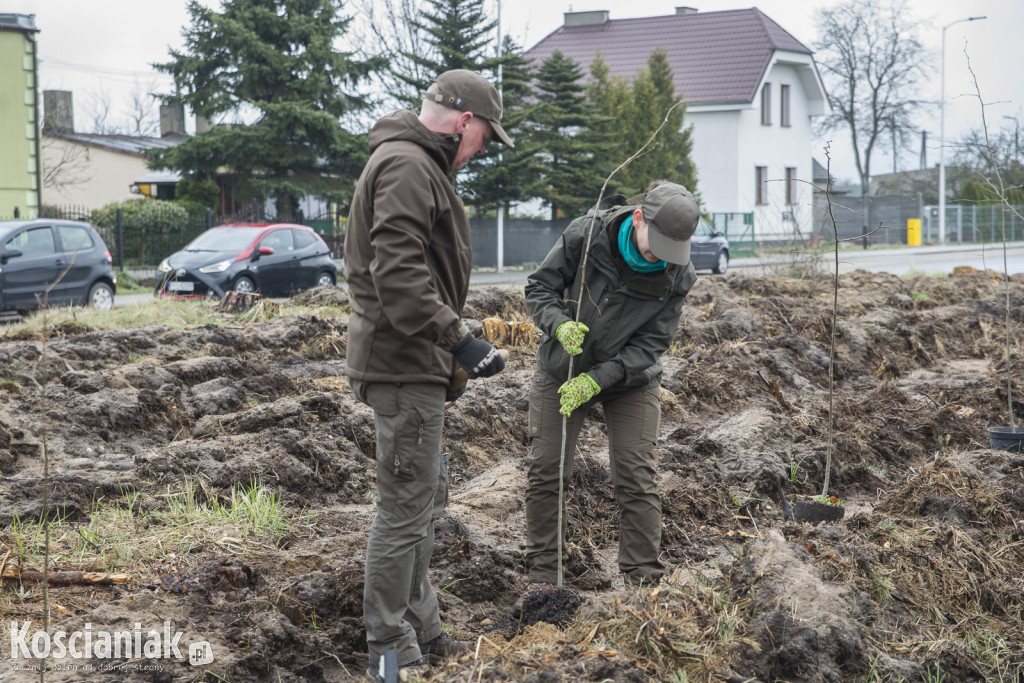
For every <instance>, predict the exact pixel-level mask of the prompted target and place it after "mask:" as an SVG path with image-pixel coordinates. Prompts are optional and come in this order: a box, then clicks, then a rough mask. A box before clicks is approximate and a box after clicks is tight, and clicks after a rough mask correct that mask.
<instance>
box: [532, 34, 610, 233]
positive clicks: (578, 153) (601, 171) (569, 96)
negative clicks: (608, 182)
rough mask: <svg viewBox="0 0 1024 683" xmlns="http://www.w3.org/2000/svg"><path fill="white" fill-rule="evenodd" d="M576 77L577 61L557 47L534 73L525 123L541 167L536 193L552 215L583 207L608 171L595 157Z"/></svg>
mask: <svg viewBox="0 0 1024 683" xmlns="http://www.w3.org/2000/svg"><path fill="white" fill-rule="evenodd" d="M581 76H582V72H581V70H580V67H579V65H578V64H576V62H574V61H573V60H571V59H569V58H568V57H566V56H565V55H564V54H563V53H562V52H561V51H560V50H555V51H554V52H553V53H552V54H551V56H550V57H548V58H547V59H546V60H545V61H544V63H543V64H542V65H541V67H540V69H539V71H538V73H537V81H536V90H537V106H536V108H535V110H534V116H533V123H532V125H531V127H532V129H533V133H532V135H533V139H534V140H535V141H536V143H537V145H538V147H539V149H540V157H539V159H540V163H541V166H542V176H541V187H540V189H539V190H538V193H537V194H538V196H539V197H540V198H541V199H543V200H544V201H545V203H547V204H548V206H550V207H551V218H552V219H555V218H559V217H565V216H575V215H577V214H580V213H584V212H586V211H587V210H588V209H589V208H590V207H592V206H593V205H594V203H595V202H596V201H597V195H598V193H599V192H600V189H601V185H602V184H603V182H604V178H605V176H606V175H607V174H608V173H609V172H611V169H606V168H600V167H598V164H597V163H596V160H595V150H596V149H597V141H598V137H597V133H598V126H597V125H596V124H597V121H596V115H595V113H594V111H593V108H592V105H590V104H589V103H588V102H587V100H586V97H585V94H584V93H585V90H584V86H582V85H581V84H580V80H581Z"/></svg>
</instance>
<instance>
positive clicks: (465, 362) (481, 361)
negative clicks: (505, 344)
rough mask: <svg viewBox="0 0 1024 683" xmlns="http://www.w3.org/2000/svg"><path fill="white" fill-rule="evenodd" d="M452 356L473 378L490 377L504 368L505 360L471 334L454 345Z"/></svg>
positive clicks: (488, 345) (492, 348) (491, 347)
mask: <svg viewBox="0 0 1024 683" xmlns="http://www.w3.org/2000/svg"><path fill="white" fill-rule="evenodd" d="M452 355H454V356H455V360H456V361H457V362H458V364H459V365H461V366H462V367H463V368H465V370H466V372H468V373H469V376H470V377H473V378H476V377H491V376H492V375H496V374H498V373H499V372H501V371H502V369H503V368H504V367H505V359H504V358H502V357H501V356H500V355H498V351H497V349H495V348H494V347H493V346H491V345H490V344H488V343H487V342H485V341H484V340H483V339H477V338H476V337H474V336H473V333H472V332H470V333H468V334H466V336H465V337H463V338H462V341H460V342H459V343H458V344H456V345H455V348H454V349H452Z"/></svg>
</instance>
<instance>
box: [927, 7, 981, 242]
mask: <svg viewBox="0 0 1024 683" xmlns="http://www.w3.org/2000/svg"><path fill="white" fill-rule="evenodd" d="M986 18H987V17H967V18H966V19H957V20H956V21H954V22H950V23H948V24H946V25H945V26H943V27H942V75H941V77H940V80H941V82H942V85H941V87H940V89H941V91H942V99H941V100H940V101H939V244H945V243H946V29H947V28H949V27H950V26H954V25H956V24H961V23H963V22H965V21H979V20H980V19H986Z"/></svg>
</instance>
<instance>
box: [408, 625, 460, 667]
mask: <svg viewBox="0 0 1024 683" xmlns="http://www.w3.org/2000/svg"><path fill="white" fill-rule="evenodd" d="M419 646H420V654H421V655H423V656H424V657H425V658H426V660H427V661H428V662H430V663H431V664H437V663H438V662H440V661H441V660H442V659H448V658H449V657H461V656H462V655H464V654H468V653H469V647H467V646H466V644H465V643H460V642H459V641H457V640H455V639H454V638H452V637H451V636H449V635H448V634H447V633H445V632H444V631H442V632H441V635H439V636H438V637H437V638H434V639H433V640H428V641H427V642H425V643H420V644H419Z"/></svg>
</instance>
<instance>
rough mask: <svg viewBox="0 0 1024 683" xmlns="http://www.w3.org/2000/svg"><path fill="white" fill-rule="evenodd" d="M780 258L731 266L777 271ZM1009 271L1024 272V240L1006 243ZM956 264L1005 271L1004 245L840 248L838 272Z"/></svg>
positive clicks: (937, 268) (828, 258)
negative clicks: (774, 265)
mask: <svg viewBox="0 0 1024 683" xmlns="http://www.w3.org/2000/svg"><path fill="white" fill-rule="evenodd" d="M822 258H823V265H824V266H825V267H827V268H828V270H829V271H830V272H831V271H832V270H834V269H835V255H834V254H833V253H832V252H828V253H826V254H825V255H824V256H823V257H822ZM784 260H785V259H784V258H783V257H779V258H777V259H766V260H762V259H753V258H751V259H746V258H744V259H736V260H735V261H734V262H733V263H732V264H731V265H732V267H733V268H735V269H738V270H739V269H742V270H744V271H746V272H756V271H757V270H761V271H762V272H777V270H778V269H777V267H775V268H774V269H773V265H772V264H773V262H774V264H776V265H777V264H778V263H779V262H780V261H784ZM1006 265H1007V270H1008V272H1009V273H1010V274H1011V275H1014V274H1017V273H1024V242H1013V243H1011V244H1008V245H1007V254H1006ZM956 266H971V267H972V268H977V269H978V270H985V269H988V270H997V271H1000V272H1002V270H1003V248H1002V245H1001V244H980V245H950V246H945V247H937V246H933V247H902V248H897V249H868V250H866V251H865V250H859V249H840V251H839V272H840V273H849V272H852V271H854V270H858V269H860V270H867V271H869V272H872V273H892V274H893V275H907V274H912V273H922V274H927V275H936V274H941V273H951V272H952V271H953V268H955V267H956Z"/></svg>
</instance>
